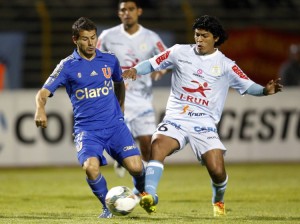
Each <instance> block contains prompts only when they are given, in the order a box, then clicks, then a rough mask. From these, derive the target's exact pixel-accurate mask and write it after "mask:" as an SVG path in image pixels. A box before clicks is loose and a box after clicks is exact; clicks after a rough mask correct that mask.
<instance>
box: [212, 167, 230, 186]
mask: <svg viewBox="0 0 300 224" xmlns="http://www.w3.org/2000/svg"><path fill="white" fill-rule="evenodd" d="M210 174H211V179H212V181H213V182H214V183H216V184H218V183H223V182H224V181H225V180H226V172H225V170H224V169H223V168H222V167H215V169H213V170H211V172H210Z"/></svg>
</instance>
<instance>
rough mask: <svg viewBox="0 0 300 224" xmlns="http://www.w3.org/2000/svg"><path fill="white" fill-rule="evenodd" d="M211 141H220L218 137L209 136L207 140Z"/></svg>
mask: <svg viewBox="0 0 300 224" xmlns="http://www.w3.org/2000/svg"><path fill="white" fill-rule="evenodd" d="M212 139H220V138H219V136H209V137H207V140H212Z"/></svg>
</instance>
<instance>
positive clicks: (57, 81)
mask: <svg viewBox="0 0 300 224" xmlns="http://www.w3.org/2000/svg"><path fill="white" fill-rule="evenodd" d="M65 85H66V66H65V62H64V61H63V60H62V61H61V62H60V63H59V64H58V65H57V66H56V68H55V69H54V71H53V72H52V73H51V75H50V76H49V77H48V79H47V80H46V82H45V83H44V85H43V88H46V89H48V90H49V91H50V92H51V96H52V95H53V94H54V92H55V91H56V89H58V88H59V87H60V86H65Z"/></svg>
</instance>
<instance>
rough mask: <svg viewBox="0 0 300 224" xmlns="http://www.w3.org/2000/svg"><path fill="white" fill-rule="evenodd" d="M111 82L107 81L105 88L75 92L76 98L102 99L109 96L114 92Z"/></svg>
mask: <svg viewBox="0 0 300 224" xmlns="http://www.w3.org/2000/svg"><path fill="white" fill-rule="evenodd" d="M111 82H112V81H105V82H104V86H103V87H100V88H94V89H89V88H84V89H78V90H76V92H75V96H76V98H77V99H78V100H83V99H92V98H97V97H101V96H107V95H108V94H109V93H110V91H113V87H112V84H111Z"/></svg>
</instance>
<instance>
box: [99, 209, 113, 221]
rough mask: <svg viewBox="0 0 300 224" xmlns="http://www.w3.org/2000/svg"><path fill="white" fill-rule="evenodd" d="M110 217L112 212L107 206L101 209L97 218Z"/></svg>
mask: <svg viewBox="0 0 300 224" xmlns="http://www.w3.org/2000/svg"><path fill="white" fill-rule="evenodd" d="M112 217H113V214H112V213H111V212H110V211H109V210H108V208H103V211H102V213H101V214H100V215H99V217H98V218H104V219H110V218H112Z"/></svg>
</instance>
